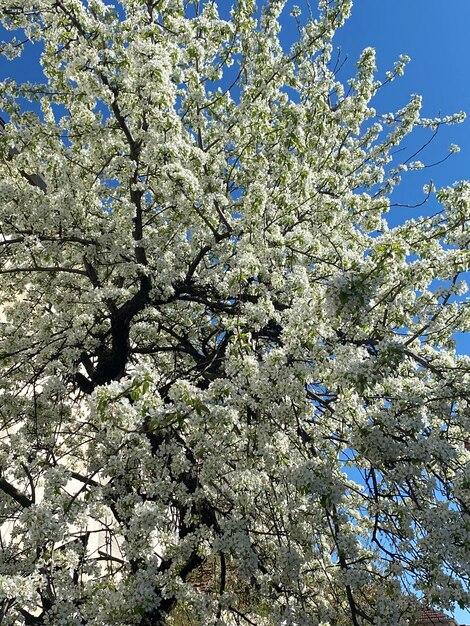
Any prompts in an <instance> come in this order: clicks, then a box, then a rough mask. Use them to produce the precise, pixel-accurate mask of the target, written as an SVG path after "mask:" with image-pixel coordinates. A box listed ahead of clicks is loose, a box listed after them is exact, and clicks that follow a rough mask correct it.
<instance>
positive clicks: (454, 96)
mask: <svg viewBox="0 0 470 626" xmlns="http://www.w3.org/2000/svg"><path fill="white" fill-rule="evenodd" d="M297 4H299V6H302V4H301V2H299V1H298V2H297ZM469 27H470V1H469V0H393V1H392V0H355V1H354V6H353V11H352V16H351V18H350V19H349V20H348V22H347V23H346V25H345V26H344V27H343V29H342V31H341V32H340V33H339V37H338V38H337V40H336V41H337V44H338V45H340V46H341V48H342V50H343V53H344V54H345V55H347V56H348V62H347V64H346V66H345V67H344V70H345V72H344V74H345V77H347V76H348V75H349V74H350V73H352V71H353V65H354V62H355V60H356V59H357V57H358V55H359V54H360V52H361V51H362V49H363V48H364V47H366V46H372V47H373V48H375V49H376V51H377V65H378V69H379V76H380V75H382V76H383V74H384V73H385V71H386V70H388V69H391V67H392V66H393V63H394V61H396V60H397V58H398V57H399V55H400V54H407V55H408V56H409V57H411V62H410V63H409V65H408V67H407V71H406V73H405V75H404V76H403V77H402V78H400V79H399V80H397V81H395V82H394V83H393V84H391V85H389V86H388V87H387V88H386V89H384V90H383V92H382V94H381V95H380V98H378V99H377V103H376V108H377V110H378V111H380V112H386V111H388V110H393V109H396V108H400V107H402V106H403V105H404V104H405V103H406V102H407V100H408V99H409V98H410V96H411V95H412V94H415V93H417V94H420V95H422V96H423V114H424V115H425V116H426V117H433V116H436V115H450V114H452V113H454V112H457V111H461V110H463V111H466V113H467V115H468V119H467V120H466V121H465V122H464V123H463V124H460V125H455V126H450V127H447V128H442V129H441V130H440V131H439V133H438V136H437V137H436V140H435V141H434V142H433V144H432V145H431V146H430V147H429V149H428V151H427V152H426V157H427V158H426V159H423V160H425V161H427V162H433V161H434V160H439V159H440V158H442V157H443V156H445V155H446V153H447V149H448V146H449V145H450V144H451V143H456V144H458V145H459V146H460V147H461V152H460V153H458V154H454V155H453V156H452V158H450V159H448V160H447V161H446V162H445V163H444V164H442V165H440V166H438V167H436V168H433V169H432V170H428V171H427V175H428V176H431V177H432V179H433V181H434V182H435V184H436V185H437V186H438V187H441V186H448V185H451V184H452V183H454V182H455V181H456V180H460V179H464V178H470V37H469ZM382 107H383V109H382ZM441 131H442V132H441ZM421 187H422V180H419V176H416V175H415V174H414V173H410V175H409V177H408V179H407V180H405V181H404V182H403V184H402V186H401V189H400V190H399V191H398V195H399V197H400V199H403V201H407V202H410V203H413V202H415V201H416V200H418V199H419V198H420V196H421V194H422V191H421ZM420 211H422V209H416V210H414V213H413V210H412V211H411V213H410V214H409V216H410V217H415V216H416V215H418V214H419V212H420ZM457 349H458V351H459V352H463V353H470V339H469V338H468V337H465V336H459V337H457ZM454 617H455V618H456V620H457V622H458V623H460V624H470V611H462V610H460V609H456V610H455V612H454Z"/></svg>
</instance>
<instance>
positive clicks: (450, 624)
mask: <svg viewBox="0 0 470 626" xmlns="http://www.w3.org/2000/svg"><path fill="white" fill-rule="evenodd" d="M417 625H418V626H434V625H435V626H458V624H457V622H456V621H455V620H454V618H453V617H450V616H449V615H446V614H445V613H442V611H436V610H435V609H424V611H423V612H422V613H421V615H420V616H419V618H418V621H417Z"/></svg>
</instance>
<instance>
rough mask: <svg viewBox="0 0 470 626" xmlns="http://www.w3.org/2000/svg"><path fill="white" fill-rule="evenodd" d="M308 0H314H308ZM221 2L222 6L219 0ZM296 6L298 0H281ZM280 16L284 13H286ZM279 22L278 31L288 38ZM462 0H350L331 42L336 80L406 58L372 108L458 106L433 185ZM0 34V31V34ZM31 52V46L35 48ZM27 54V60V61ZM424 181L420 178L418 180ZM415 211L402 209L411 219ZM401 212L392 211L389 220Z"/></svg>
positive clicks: (468, 12) (459, 81)
mask: <svg viewBox="0 0 470 626" xmlns="http://www.w3.org/2000/svg"><path fill="white" fill-rule="evenodd" d="M311 3H312V5H315V0H311ZM222 4H224V5H227V4H229V2H228V0H222ZM293 4H298V5H299V6H300V7H301V8H302V9H303V8H304V7H305V0H295V1H291V0H289V5H290V6H292V5H293ZM286 12H287V13H288V10H287V11H286ZM288 23H290V24H292V20H287V21H286V26H285V28H284V31H283V36H284V37H285V38H286V41H287V40H289V39H290V38H291V37H292V31H291V30H290V28H289V26H288V25H287V24H288ZM469 33H470V0H355V1H354V7H353V13H352V17H351V18H350V20H349V21H348V22H347V24H346V25H345V26H344V28H343V29H342V31H341V32H340V33H339V37H338V38H337V40H336V43H337V45H340V46H341V48H342V51H343V54H344V55H347V57H348V61H347V63H346V64H345V66H344V68H343V70H342V74H340V77H341V78H344V79H345V80H346V79H347V78H348V77H349V76H350V75H351V74H352V73H353V71H354V63H355V61H356V59H357V57H358V56H359V54H360V52H361V51H362V49H363V48H364V47H366V46H372V47H374V48H376V50H377V62H378V68H379V76H384V74H385V72H386V71H387V70H389V69H391V68H392V66H393V63H394V62H395V61H396V60H397V59H398V57H399V55H400V54H402V53H404V54H407V55H408V56H410V57H411V63H410V64H409V65H408V68H407V71H406V74H405V76H404V77H402V78H401V79H399V80H397V81H396V82H394V83H393V84H392V85H389V86H388V87H387V88H386V89H384V90H383V92H382V93H381V95H380V97H379V98H378V99H377V101H376V103H375V106H376V108H377V110H378V111H379V112H388V111H392V110H395V109H398V108H401V107H402V106H403V105H404V104H406V102H407V101H408V100H409V98H410V96H411V94H415V93H418V94H421V95H422V96H423V102H424V109H423V113H424V115H425V116H426V117H433V116H436V115H440V114H441V115H449V114H452V113H454V112H456V111H460V110H464V111H466V112H467V114H468V115H469V120H467V121H466V122H465V123H464V124H461V125H457V126H451V127H448V128H443V129H441V131H439V134H438V137H437V139H436V140H435V141H434V142H433V144H432V145H431V146H430V148H429V149H428V151H427V152H426V154H425V155H424V157H422V155H420V158H421V160H424V161H425V162H428V163H431V162H433V161H437V160H439V159H441V158H442V157H443V156H445V155H446V154H447V149H448V146H449V145H450V144H451V143H456V144H458V145H460V147H461V152H460V153H459V154H456V155H453V157H452V158H450V159H448V160H447V161H446V163H444V164H443V165H440V166H438V167H437V168H434V169H432V170H426V174H425V177H427V179H429V178H430V177H432V179H433V181H434V182H435V184H436V185H437V186H438V187H439V186H446V185H450V184H452V183H453V182H455V181H456V180H459V179H463V178H470V34H469ZM1 34H2V33H1V32H0V35H1ZM36 50H37V48H36ZM35 57H36V54H34V50H31V51H30V53H29V54H27V55H26V56H25V58H24V59H23V60H22V61H21V62H15V63H12V64H10V63H7V62H6V61H5V60H3V59H0V80H2V79H4V78H5V77H6V76H15V77H16V78H18V79H19V80H34V79H35V78H36V77H37V76H38V74H37V68H36V67H35V63H34V61H33V59H34V58H35ZM28 59H30V61H29V63H28ZM424 182H426V181H424ZM422 185H423V174H422V173H410V175H409V177H408V178H407V179H406V180H405V181H404V183H403V184H402V186H401V188H400V190H399V191H398V197H399V199H400V200H402V201H403V202H407V203H410V204H411V203H413V202H417V201H419V200H420V199H422ZM422 210H423V209H416V210H414V212H413V210H410V212H409V216H410V217H416V216H417V215H418V214H420V211H422ZM401 217H403V215H402V214H399V213H398V212H397V219H398V218H401ZM457 347H458V350H459V352H465V353H470V339H469V338H468V337H464V336H459V337H458V344H457ZM455 617H456V619H457V621H459V623H464V624H465V623H467V624H470V612H469V611H465V612H464V611H460V610H456V612H455Z"/></svg>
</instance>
